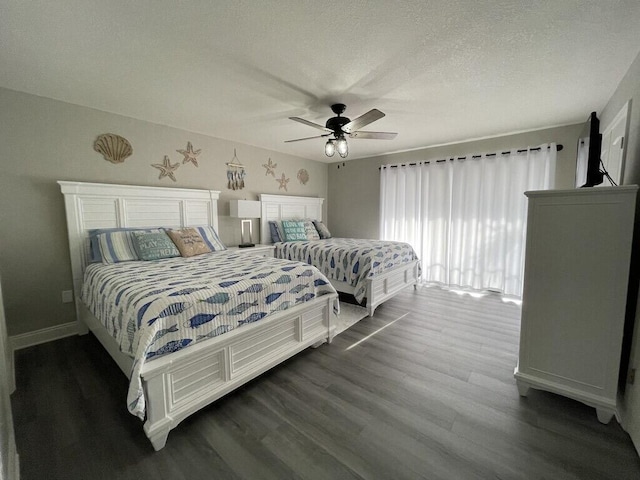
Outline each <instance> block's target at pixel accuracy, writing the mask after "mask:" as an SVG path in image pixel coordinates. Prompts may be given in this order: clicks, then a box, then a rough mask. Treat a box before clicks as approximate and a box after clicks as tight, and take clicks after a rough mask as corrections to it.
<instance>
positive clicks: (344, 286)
mask: <svg viewBox="0 0 640 480" xmlns="http://www.w3.org/2000/svg"><path fill="white" fill-rule="evenodd" d="M260 202H261V205H262V218H261V221H260V222H261V223H260V238H261V241H260V243H262V244H264V245H269V244H272V243H273V242H272V241H271V231H270V229H269V222H270V221H282V220H303V219H305V220H306V219H309V220H319V221H322V205H323V203H324V198H316V197H295V196H290V195H267V194H261V195H260ZM419 264H420V261H419V260H416V261H415V262H411V263H407V264H404V265H399V266H397V267H395V268H393V269H391V270H388V271H386V272H384V273H383V274H380V275H376V276H375V277H373V278H370V279H368V280H367V313H368V314H369V316H373V313H374V312H375V309H376V307H377V306H378V305H380V304H381V303H383V302H385V301H386V300H388V299H390V298H391V297H393V296H394V295H395V294H397V293H398V292H400V291H401V290H404V289H405V288H407V287H408V286H411V285H413V287H414V288H416V286H417V285H418V280H419V279H418V275H419V272H418V270H419V268H418V266H419ZM329 281H330V282H331V284H332V285H333V286H334V287H335V289H336V290H338V291H339V292H343V293H348V294H351V295H353V293H354V288H353V287H352V286H351V285H349V284H348V283H346V282H341V281H338V280H333V279H329Z"/></svg>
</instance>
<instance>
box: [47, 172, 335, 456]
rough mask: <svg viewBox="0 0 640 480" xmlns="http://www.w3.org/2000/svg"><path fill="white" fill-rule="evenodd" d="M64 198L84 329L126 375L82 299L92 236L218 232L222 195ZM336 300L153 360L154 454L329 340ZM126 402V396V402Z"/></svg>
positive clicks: (119, 189) (150, 418) (158, 191)
mask: <svg viewBox="0 0 640 480" xmlns="http://www.w3.org/2000/svg"><path fill="white" fill-rule="evenodd" d="M58 183H59V184H60V187H61V190H62V193H63V194H64V199H65V209H66V215H67V227H68V234H69V250H70V254H71V268H72V274H73V283H74V294H75V299H76V313H77V318H78V322H79V332H80V333H81V334H82V333H87V332H88V330H91V331H92V332H93V333H94V335H95V336H96V337H97V338H98V340H99V341H100V342H101V343H102V345H103V346H104V347H105V349H106V350H107V351H108V352H109V354H110V355H111V357H113V359H114V360H115V361H116V363H117V364H118V366H119V367H120V368H121V369H122V371H123V372H124V373H125V375H127V377H129V376H130V372H131V371H132V364H133V359H132V358H131V357H130V356H127V355H125V354H123V353H122V352H121V351H120V349H119V346H118V345H117V343H116V341H115V340H114V339H113V337H111V336H110V335H109V334H108V333H107V330H106V329H105V328H104V327H103V326H102V325H101V324H100V322H99V321H98V320H97V319H96V318H95V317H94V316H93V315H92V314H91V313H90V312H89V310H88V309H87V308H86V306H85V305H84V304H83V303H82V301H81V300H80V294H81V291H82V282H83V272H84V270H85V267H86V266H87V264H88V258H89V240H88V237H89V236H88V231H89V230H91V229H96V228H122V227H135V228H145V227H157V226H163V227H171V228H178V227H186V226H202V225H210V226H213V227H214V228H216V229H217V227H218V219H217V200H218V197H219V192H215V191H210V190H194V189H180V188H162V187H140V186H130V185H111V184H98V183H80V182H65V181H60V182H58ZM335 301H336V295H335V294H333V295H324V296H321V297H317V298H315V299H313V300H311V301H308V302H305V303H303V304H300V305H297V306H294V307H292V308H289V309H287V310H284V311H282V312H278V313H274V314H271V315H269V316H267V317H265V318H264V319H262V320H261V321H259V322H256V323H251V324H248V325H246V326H243V327H242V328H239V329H235V330H232V331H230V332H228V333H225V334H224V335H220V336H217V337H213V338H210V339H207V340H203V341H200V342H198V343H196V344H194V345H191V346H189V347H188V348H184V349H182V350H179V351H177V352H174V353H171V354H168V355H165V356H162V357H159V358H155V359H153V360H150V361H148V362H147V363H145V364H144V366H143V367H142V370H141V372H140V376H141V379H142V383H143V388H144V392H145V397H146V421H145V424H144V431H145V433H146V435H147V437H148V438H149V440H150V441H151V443H152V444H153V447H154V448H155V449H156V450H160V449H161V448H162V447H164V445H165V443H166V440H167V436H168V434H169V431H170V430H171V429H173V428H174V427H176V426H177V425H178V424H179V423H180V422H181V421H182V420H184V419H185V418H186V417H188V416H189V415H191V414H192V413H194V412H196V411H198V410H199V409H201V408H203V407H205V406H206V405H208V404H210V403H211V402H213V401H215V400H216V399H218V398H220V397H222V396H223V395H225V394H227V393H229V392H231V391H232V390H234V389H235V388H237V387H239V386H241V385H243V384H244V383H246V382H247V381H249V380H251V379H252V378H255V377H256V376H258V375H260V374H261V373H263V372H265V371H267V370H268V369H270V368H272V367H273V366H275V365H277V364H279V363H281V362H282V361H284V360H286V359H287V358H290V357H291V356H293V355H295V354H296V353H298V352H300V351H301V350H303V349H305V348H307V347H309V346H312V345H319V344H321V343H323V342H325V341H331V338H332V336H333V335H334V332H335V325H334V320H333V319H334V318H335V317H334V316H333V315H332V309H333V304H334V302H335ZM123 404H124V399H123Z"/></svg>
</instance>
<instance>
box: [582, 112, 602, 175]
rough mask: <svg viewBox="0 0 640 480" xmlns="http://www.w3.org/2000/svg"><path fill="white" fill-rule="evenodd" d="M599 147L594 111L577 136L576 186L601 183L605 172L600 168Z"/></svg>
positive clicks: (600, 140) (596, 120)
mask: <svg viewBox="0 0 640 480" xmlns="http://www.w3.org/2000/svg"><path fill="white" fill-rule="evenodd" d="M601 147H602V134H601V133H600V120H598V117H597V116H596V112H591V115H589V118H588V119H587V122H586V123H585V124H584V127H583V129H582V132H581V133H580V137H579V138H578V158H577V161H576V187H594V186H596V185H600V184H601V183H602V181H603V179H604V175H605V172H603V171H602V170H601V169H600V149H601Z"/></svg>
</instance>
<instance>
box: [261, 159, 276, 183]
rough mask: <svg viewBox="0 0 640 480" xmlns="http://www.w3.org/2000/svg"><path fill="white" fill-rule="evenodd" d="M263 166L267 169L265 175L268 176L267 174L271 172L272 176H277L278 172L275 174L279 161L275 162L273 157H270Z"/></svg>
mask: <svg viewBox="0 0 640 480" xmlns="http://www.w3.org/2000/svg"><path fill="white" fill-rule="evenodd" d="M262 166H263V167H264V168H265V169H266V170H267V171H266V172H265V174H264V176H265V177H266V176H267V175H269V174H271V176H272V177H273V178H276V174H275V171H274V170H275V169H276V167H277V166H278V164H277V163H273V162H272V161H271V158H269V161H268V162H267V163H263V164H262Z"/></svg>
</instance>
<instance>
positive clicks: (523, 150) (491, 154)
mask: <svg viewBox="0 0 640 480" xmlns="http://www.w3.org/2000/svg"><path fill="white" fill-rule="evenodd" d="M547 148H551V147H550V146H549V147H547ZM563 148H564V146H563V145H562V144H561V143H559V144H558V145H556V151H558V152H560V151H561V150H562V149H563ZM540 150H541V147H535V148H523V149H521V150H516V152H517V153H523V152H537V151H540ZM509 154H511V150H507V151H505V152H500V155H509ZM496 155H498V154H497V153H487V154H485V155H484V156H485V157H495V156H496ZM480 157H482V155H472V156H471V158H472V159H473V158H480ZM466 159H467V157H466V156H465V157H451V158H443V159H442V160H427V161H425V162H412V163H399V164H397V165H387V166H380V167H378V170H382V169H383V168H397V167H412V166H414V165H418V164H420V165H422V164H425V163H426V164H429V163H431V162H432V161H435V162H436V163H442V162H446V161H453V160H466Z"/></svg>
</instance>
